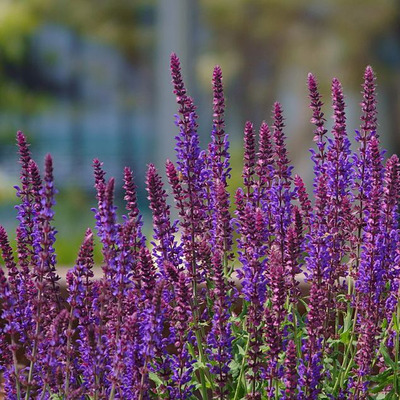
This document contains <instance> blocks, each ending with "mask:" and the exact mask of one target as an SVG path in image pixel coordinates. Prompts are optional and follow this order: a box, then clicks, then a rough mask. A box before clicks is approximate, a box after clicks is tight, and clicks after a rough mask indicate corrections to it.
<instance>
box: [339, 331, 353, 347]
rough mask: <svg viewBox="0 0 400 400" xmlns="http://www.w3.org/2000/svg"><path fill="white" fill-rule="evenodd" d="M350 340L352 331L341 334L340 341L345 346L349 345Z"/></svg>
mask: <svg viewBox="0 0 400 400" xmlns="http://www.w3.org/2000/svg"><path fill="white" fill-rule="evenodd" d="M350 338H351V332H350V329H348V330H346V331H345V332H343V333H341V334H340V341H341V342H342V343H343V344H349V343H350Z"/></svg>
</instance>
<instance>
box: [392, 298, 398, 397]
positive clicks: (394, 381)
mask: <svg viewBox="0 0 400 400" xmlns="http://www.w3.org/2000/svg"><path fill="white" fill-rule="evenodd" d="M399 293H400V291H399ZM396 319H397V320H396V341H395V344H394V346H395V350H394V351H395V353H394V364H395V371H394V373H393V386H394V392H395V395H396V398H399V397H400V396H399V385H398V382H397V374H398V370H399V342H400V341H399V333H400V332H399V331H400V329H399V321H400V301H399V299H398V300H397V310H396Z"/></svg>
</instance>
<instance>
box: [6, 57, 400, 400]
mask: <svg viewBox="0 0 400 400" xmlns="http://www.w3.org/2000/svg"><path fill="white" fill-rule="evenodd" d="M170 67H171V76H172V83H173V93H174V95H175V97H176V102H177V105H178V112H177V116H176V125H177V130H178V134H177V137H176V155H177V159H176V160H175V161H171V160H167V162H166V165H165V168H166V170H165V172H166V176H167V181H168V185H166V184H165V182H163V179H162V177H161V175H160V174H159V172H158V171H157V170H156V168H155V167H154V165H153V164H149V165H148V169H147V174H146V179H145V181H146V189H147V194H148V201H149V208H150V210H151V214H152V222H153V224H152V225H153V229H152V233H150V237H152V240H151V242H149V241H148V240H147V239H146V236H145V235H144V233H145V232H147V230H148V228H147V227H145V226H144V225H143V219H142V216H141V213H140V210H139V206H138V198H137V194H136V185H135V183H134V178H133V172H132V170H131V169H130V168H128V167H127V168H125V169H124V171H123V189H124V200H125V209H126V215H124V216H123V217H122V220H121V221H120V219H119V217H118V214H117V209H116V205H115V204H116V200H115V198H114V197H115V186H116V182H115V180H114V178H110V179H108V178H106V173H105V170H104V169H103V164H102V163H101V162H100V161H99V160H98V159H95V160H94V161H93V169H94V187H95V191H96V200H97V205H96V208H95V209H94V210H93V211H94V217H95V218H94V226H95V231H93V230H92V229H88V230H87V231H86V233H85V235H84V238H83V242H82V245H81V247H80V250H79V253H78V257H77V260H76V263H75V266H74V267H73V268H72V269H70V270H69V271H68V273H67V275H66V289H67V290H66V294H67V295H66V296H65V297H64V295H63V294H64V292H63V291H62V290H61V287H62V286H63V281H62V280H60V278H59V276H58V275H57V269H56V267H57V258H56V254H55V248H56V227H55V223H56V221H57V220H56V219H55V220H54V210H53V206H54V203H55V195H56V193H57V192H56V189H55V186H54V178H53V162H52V158H51V156H46V158H45V162H44V168H43V170H42V171H40V168H41V167H40V164H38V163H36V162H35V161H34V160H33V158H32V155H31V152H30V148H29V144H28V142H27V140H26V137H25V135H24V134H23V133H22V132H18V133H17V145H18V155H19V162H20V167H21V173H20V180H21V183H20V186H18V187H16V190H17V197H18V201H19V204H18V205H17V207H16V209H17V220H18V226H17V229H16V241H15V242H16V244H15V250H14V248H13V245H12V243H13V242H12V241H10V240H9V239H8V235H7V233H6V231H5V229H4V228H3V227H1V226H0V250H1V255H2V258H3V265H1V267H0V309H1V312H0V372H1V380H0V385H1V389H2V391H4V392H5V394H6V398H7V399H12V400H22V399H24V400H33V399H40V400H50V399H57V400H60V399H65V400H67V399H77V400H80V399H92V400H103V399H104V400H114V399H132V400H151V399H179V400H184V399H188V400H189V399H201V400H208V399H214V400H239V399H252V400H255V399H257V400H264V399H271V400H272V399H274V400H276V399H285V400H295V399H299V400H314V399H315V400H316V399H343V400H344V399H351V400H361V399H367V398H368V399H383V398H387V399H394V398H399V396H400V379H399V372H400V359H399V354H400V334H399V321H400V296H399V293H400V289H399V287H400V285H399V282H400V267H399V266H400V245H399V240H400V239H399V238H400V231H399V208H398V207H399V200H400V163H399V158H398V157H397V156H396V155H392V156H390V157H388V158H387V160H385V153H384V152H383V151H382V149H381V147H380V143H379V139H380V138H379V136H378V132H377V129H378V122H377V109H376V83H375V81H376V77H375V74H374V72H373V70H372V68H371V67H369V66H368V67H367V68H366V70H365V74H364V83H363V90H362V100H361V126H360V127H359V129H358V130H357V131H356V134H355V142H356V146H355V147H356V149H353V148H352V145H351V143H352V138H351V134H350V132H352V127H350V126H349V123H348V121H347V120H346V104H345V94H344V90H343V88H342V85H341V83H340V81H339V80H338V79H336V78H335V79H333V80H332V85H331V91H332V108H333V125H332V130H331V131H330V132H328V129H327V128H326V120H325V115H324V112H325V110H324V104H323V101H322V96H321V94H320V92H319V89H318V84H317V80H316V77H315V76H314V75H312V74H309V75H308V89H309V103H310V104H309V105H310V108H311V115H310V119H311V123H312V125H313V126H314V127H313V128H310V131H313V134H314V142H315V144H314V148H313V149H312V150H311V159H312V162H313V164H314V179H313V187H312V188H307V186H306V182H307V180H303V179H302V178H301V177H300V176H298V175H296V174H292V168H293V167H292V166H291V164H290V157H289V154H288V151H287V148H286V136H285V124H284V114H283V107H282V105H281V104H280V103H279V102H277V103H275V104H274V105H273V112H272V118H271V121H268V122H267V121H262V123H261V125H260V128H259V130H258V133H257V129H255V127H254V126H255V125H253V123H251V122H247V123H246V124H245V127H244V156H243V164H244V165H243V169H242V171H241V173H242V178H243V184H242V186H241V187H238V188H234V192H235V195H234V196H231V194H230V193H231V192H232V191H231V187H230V186H231V184H232V183H231V181H230V178H231V174H232V175H237V169H238V167H237V166H232V165H231V158H230V153H229V149H230V146H229V140H228V133H227V128H226V124H225V96H224V87H223V76H222V69H221V68H220V67H218V66H217V67H215V69H214V71H213V74H212V89H213V103H212V112H213V115H212V126H211V127H210V143H209V145H208V146H207V147H206V149H205V150H203V149H202V148H201V146H200V138H199V133H198V125H197V121H198V116H197V114H196V107H195V104H194V100H193V99H192V98H191V97H190V96H189V93H188V91H187V89H186V86H185V84H184V82H183V78H182V73H181V65H180V60H179V58H178V57H177V56H176V55H175V54H173V55H172V56H171V65H170ZM232 167H233V170H232ZM239 174H240V172H239ZM310 189H311V190H310ZM310 193H311V195H310ZM169 196H171V197H170V198H169ZM232 197H233V198H232ZM171 202H173V203H175V204H174V206H175V207H176V210H177V217H178V218H177V219H176V220H172V215H173V212H172V211H171V207H172V204H171ZM93 232H96V233H97V236H98V239H99V245H100V248H101V249H100V250H101V254H102V260H101V261H100V263H99V265H98V266H97V265H95V261H94V246H95V238H94V233H93ZM97 272H99V273H100V276H97Z"/></svg>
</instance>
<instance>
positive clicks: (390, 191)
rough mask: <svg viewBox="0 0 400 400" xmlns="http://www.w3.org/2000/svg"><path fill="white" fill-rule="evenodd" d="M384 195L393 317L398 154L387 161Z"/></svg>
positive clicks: (399, 188)
mask: <svg viewBox="0 0 400 400" xmlns="http://www.w3.org/2000/svg"><path fill="white" fill-rule="evenodd" d="M383 191H384V197H383V214H384V217H383V218H384V222H383V223H384V243H385V253H386V254H385V258H384V260H383V263H384V269H385V270H386V271H387V274H388V275H387V276H388V280H389V282H390V291H389V296H388V298H387V300H386V307H385V310H386V318H387V319H388V321H390V320H391V319H392V313H393V311H394V309H395V307H396V305H397V301H398V290H399V278H400V275H399V269H398V266H397V261H398V254H397V247H398V243H399V240H400V238H399V234H400V232H399V222H398V221H399V202H400V163H399V158H398V157H397V155H393V156H392V157H390V158H389V159H388V160H387V162H386V172H385V186H384V189H383Z"/></svg>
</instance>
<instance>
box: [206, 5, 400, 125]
mask: <svg viewBox="0 0 400 400" xmlns="http://www.w3.org/2000/svg"><path fill="white" fill-rule="evenodd" d="M201 3H202V5H203V10H204V23H205V24H207V25H208V26H209V27H210V29H211V30H212V32H213V36H212V37H213V51H214V52H215V53H216V54H218V58H219V59H222V60H223V59H224V58H227V59H229V60H234V62H233V63H227V64H226V66H225V64H224V65H223V66H224V71H225V70H227V69H228V73H227V74H228V75H229V74H230V71H229V69H231V68H232V69H234V70H235V71H236V78H237V79H236V80H235V82H234V84H235V91H237V95H238V96H239V97H240V98H242V101H241V103H242V104H244V105H245V108H246V109H244V110H242V111H243V114H244V115H246V118H254V117H258V115H254V114H255V110H257V109H259V103H260V102H259V100H260V99H263V104H266V102H265V99H267V100H268V101H269V102H271V103H272V100H273V98H272V96H275V93H276V89H277V82H278V81H279V78H280V77H282V72H287V69H288V68H290V67H291V66H296V67H303V68H304V69H305V70H306V71H309V70H311V71H313V72H314V73H316V74H317V76H318V77H320V81H321V82H329V81H330V78H331V77H332V76H334V75H335V74H336V73H337V72H338V71H341V72H342V73H343V74H342V75H343V76H341V79H342V81H343V83H344V84H345V85H347V86H348V85H352V86H353V87H354V85H355V83H356V85H357V88H358V87H359V83H360V71H363V70H364V68H365V66H366V65H367V64H369V63H373V65H374V67H377V65H376V64H377V63H378V60H377V47H378V46H379V41H380V39H381V38H383V37H386V36H387V35H391V34H396V32H397V31H398V24H399V15H400V14H399V13H400V4H399V2H398V0H381V1H379V3H377V2H376V0H353V1H348V0H322V1H321V0H284V1H282V0H219V1H214V0H201ZM207 57H209V58H210V55H209V54H208V55H207ZM212 62H215V60H213V61H212ZM285 69H286V71H285Z"/></svg>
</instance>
